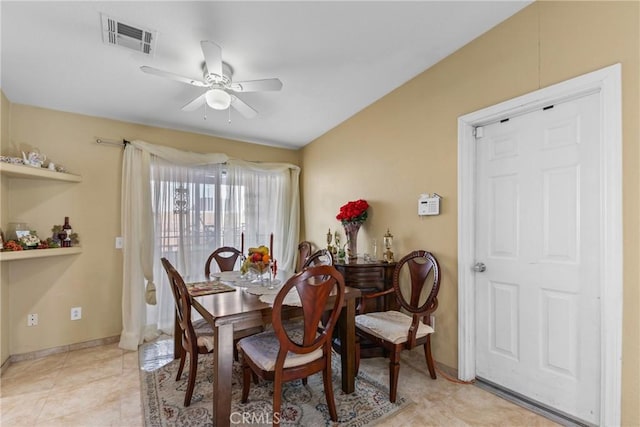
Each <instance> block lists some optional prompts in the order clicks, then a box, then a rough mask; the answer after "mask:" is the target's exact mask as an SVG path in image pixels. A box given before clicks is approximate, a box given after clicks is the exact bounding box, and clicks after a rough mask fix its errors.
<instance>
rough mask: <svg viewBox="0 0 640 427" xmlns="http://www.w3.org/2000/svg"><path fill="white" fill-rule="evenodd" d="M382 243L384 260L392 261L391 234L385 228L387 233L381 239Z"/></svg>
mask: <svg viewBox="0 0 640 427" xmlns="http://www.w3.org/2000/svg"><path fill="white" fill-rule="evenodd" d="M382 241H383V243H384V248H385V251H384V261H385V262H393V252H391V248H392V247H393V234H391V233H390V232H389V229H388V228H387V233H386V234H385V235H384V237H383V239H382Z"/></svg>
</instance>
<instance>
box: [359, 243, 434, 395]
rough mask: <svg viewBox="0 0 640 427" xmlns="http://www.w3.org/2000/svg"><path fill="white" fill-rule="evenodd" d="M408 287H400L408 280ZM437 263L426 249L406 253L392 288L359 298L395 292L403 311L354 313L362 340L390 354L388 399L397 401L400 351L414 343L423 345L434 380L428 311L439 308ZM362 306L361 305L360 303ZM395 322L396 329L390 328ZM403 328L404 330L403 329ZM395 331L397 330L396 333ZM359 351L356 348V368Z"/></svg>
mask: <svg viewBox="0 0 640 427" xmlns="http://www.w3.org/2000/svg"><path fill="white" fill-rule="evenodd" d="M407 281H408V286H406V285H405V286H401V283H403V282H407ZM439 290H440V266H439V264H438V261H437V260H436V258H435V257H434V256H433V254H431V253H430V252H427V251H422V250H419V251H413V252H411V253H409V254H407V255H405V256H404V257H403V258H402V259H401V260H400V261H398V263H397V264H396V267H395V269H394V271H393V287H392V288H389V289H386V290H384V291H380V292H374V293H368V294H363V295H362V299H363V300H365V299H370V298H380V297H383V296H386V295H389V296H390V295H394V296H395V298H396V300H397V301H398V304H400V307H401V308H402V309H404V312H400V311H386V312H380V313H373V314H372V313H362V314H358V315H357V316H356V335H357V336H358V338H359V339H360V340H361V342H363V340H364V342H367V343H374V344H376V345H378V346H380V347H382V348H384V349H385V350H386V351H385V354H388V357H389V400H390V401H391V402H395V401H396V397H397V391H398V373H399V370H400V353H401V352H402V351H403V350H411V349H412V348H414V347H416V346H417V345H422V346H424V354H425V359H426V362H427V368H428V369H429V374H430V375H431V378H432V379H436V371H435V364H434V361H433V356H432V354H431V333H432V332H433V329H432V328H431V326H430V325H431V319H430V316H431V314H432V313H433V312H434V311H435V310H436V309H437V308H438V291H439ZM361 305H364V304H361ZM391 324H395V325H396V326H397V329H393V328H390V326H389V325H391ZM405 328H406V333H404V332H402V331H403V330H404V329H405ZM397 332H400V333H399V334H397V335H396V333H397ZM359 359H360V353H359V352H358V351H357V350H356V371H357V370H358V366H359V363H360V361H359Z"/></svg>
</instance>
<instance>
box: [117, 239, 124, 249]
mask: <svg viewBox="0 0 640 427" xmlns="http://www.w3.org/2000/svg"><path fill="white" fill-rule="evenodd" d="M123 244H124V239H123V238H122V237H116V249H122V245H123Z"/></svg>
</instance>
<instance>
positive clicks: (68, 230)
mask: <svg viewBox="0 0 640 427" xmlns="http://www.w3.org/2000/svg"><path fill="white" fill-rule="evenodd" d="M62 232H63V233H64V235H65V237H64V240H63V241H62V247H64V248H70V247H71V233H73V228H71V225H70V224H69V217H68V216H65V217H64V225H63V226H62Z"/></svg>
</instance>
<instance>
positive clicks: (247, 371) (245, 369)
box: [240, 362, 257, 403]
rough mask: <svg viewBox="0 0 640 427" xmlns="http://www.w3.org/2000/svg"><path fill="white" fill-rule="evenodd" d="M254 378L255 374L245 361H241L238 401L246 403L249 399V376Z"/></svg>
mask: <svg viewBox="0 0 640 427" xmlns="http://www.w3.org/2000/svg"><path fill="white" fill-rule="evenodd" d="M252 376H253V377H254V379H255V378H256V377H257V375H256V374H255V373H254V372H253V371H252V370H251V368H250V367H249V365H247V364H246V363H244V362H243V363H242V397H241V398H240V402H242V403H247V400H248V399H249V390H250V389H251V377H252Z"/></svg>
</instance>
